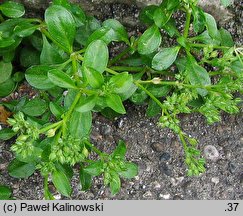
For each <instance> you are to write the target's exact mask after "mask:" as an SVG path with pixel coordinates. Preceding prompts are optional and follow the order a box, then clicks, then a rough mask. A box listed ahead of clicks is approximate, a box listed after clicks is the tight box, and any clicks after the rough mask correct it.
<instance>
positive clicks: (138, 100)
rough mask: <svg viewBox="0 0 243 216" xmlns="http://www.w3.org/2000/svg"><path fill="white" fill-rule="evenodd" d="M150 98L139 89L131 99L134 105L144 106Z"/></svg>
mask: <svg viewBox="0 0 243 216" xmlns="http://www.w3.org/2000/svg"><path fill="white" fill-rule="evenodd" d="M147 98H148V95H147V94H146V93H145V92H144V91H142V90H141V89H137V91H136V92H135V93H134V94H133V95H132V96H131V97H130V98H129V99H130V100H131V101H132V102H133V103H135V104H138V105H140V104H142V103H143V102H144V101H145V100H146V99H147Z"/></svg>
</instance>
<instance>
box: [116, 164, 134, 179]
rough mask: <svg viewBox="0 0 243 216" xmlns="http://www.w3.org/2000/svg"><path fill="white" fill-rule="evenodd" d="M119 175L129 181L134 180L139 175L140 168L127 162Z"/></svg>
mask: <svg viewBox="0 0 243 216" xmlns="http://www.w3.org/2000/svg"><path fill="white" fill-rule="evenodd" d="M119 175H120V176H121V177H123V178H128V179H131V178H134V177H135V176H136V175H138V166H137V165H136V164H134V163H131V162H127V163H126V164H125V167H124V169H123V170H122V171H120V172H119Z"/></svg>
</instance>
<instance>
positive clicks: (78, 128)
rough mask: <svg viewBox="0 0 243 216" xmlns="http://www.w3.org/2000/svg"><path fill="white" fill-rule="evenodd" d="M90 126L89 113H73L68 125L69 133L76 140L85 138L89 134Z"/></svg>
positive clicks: (90, 116)
mask: <svg viewBox="0 0 243 216" xmlns="http://www.w3.org/2000/svg"><path fill="white" fill-rule="evenodd" d="M91 125H92V114H91V112H77V111H74V112H73V114H72V116H71V118H70V121H69V123H68V129H69V133H70V134H71V135H72V136H73V137H75V138H78V139H82V138H86V137H87V136H88V135H89V134H90V130H91Z"/></svg>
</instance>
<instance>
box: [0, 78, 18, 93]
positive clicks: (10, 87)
mask: <svg viewBox="0 0 243 216" xmlns="http://www.w3.org/2000/svg"><path fill="white" fill-rule="evenodd" d="M15 88H16V84H15V82H14V81H13V80H12V79H11V78H10V79H8V80H6V81H5V82H3V83H0V97H5V96H8V95H9V94H11V93H12V92H13V91H14V90H15Z"/></svg>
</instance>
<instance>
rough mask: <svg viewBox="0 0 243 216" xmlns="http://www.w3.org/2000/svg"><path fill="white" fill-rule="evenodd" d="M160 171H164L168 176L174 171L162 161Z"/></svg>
mask: <svg viewBox="0 0 243 216" xmlns="http://www.w3.org/2000/svg"><path fill="white" fill-rule="evenodd" d="M160 171H161V172H162V173H164V174H165V175H167V176H171V175H172V171H171V170H170V168H169V166H168V165H167V164H166V163H162V164H161V165H160Z"/></svg>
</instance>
